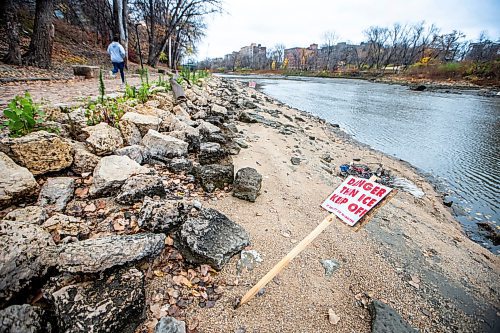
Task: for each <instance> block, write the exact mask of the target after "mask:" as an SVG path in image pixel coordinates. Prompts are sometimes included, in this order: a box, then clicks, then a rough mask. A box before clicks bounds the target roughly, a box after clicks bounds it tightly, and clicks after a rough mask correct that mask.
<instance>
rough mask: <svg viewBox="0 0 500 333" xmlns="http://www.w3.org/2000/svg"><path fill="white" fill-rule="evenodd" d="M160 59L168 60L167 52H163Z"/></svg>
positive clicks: (162, 60)
mask: <svg viewBox="0 0 500 333" xmlns="http://www.w3.org/2000/svg"><path fill="white" fill-rule="evenodd" d="M158 60H160V61H161V62H167V60H168V57H167V54H166V53H165V52H161V53H160V57H159V58H158Z"/></svg>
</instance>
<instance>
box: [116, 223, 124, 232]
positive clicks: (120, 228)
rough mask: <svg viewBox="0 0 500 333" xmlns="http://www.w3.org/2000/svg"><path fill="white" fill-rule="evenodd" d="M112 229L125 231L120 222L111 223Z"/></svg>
mask: <svg viewBox="0 0 500 333" xmlns="http://www.w3.org/2000/svg"><path fill="white" fill-rule="evenodd" d="M113 229H114V230H115V231H123V230H125V226H124V225H123V224H121V223H120V221H115V222H113Z"/></svg>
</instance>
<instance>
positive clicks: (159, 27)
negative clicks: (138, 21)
mask: <svg viewBox="0 0 500 333" xmlns="http://www.w3.org/2000/svg"><path fill="white" fill-rule="evenodd" d="M221 2H222V0H135V1H134V2H133V8H134V10H137V11H138V12H139V16H141V18H142V19H144V21H145V22H146V25H147V32H148V41H149V55H148V64H149V65H151V66H156V64H157V63H158V59H159V57H160V54H161V53H162V52H166V51H168V50H171V52H168V53H169V54H171V55H172V56H173V55H174V54H179V52H178V51H177V50H175V48H176V47H177V46H179V45H180V44H179V43H176V41H177V39H178V36H179V35H178V34H179V31H181V32H182V31H183V28H182V26H183V25H185V24H186V22H190V23H189V24H194V22H199V21H197V20H198V19H200V18H203V17H204V16H205V15H207V14H210V13H216V12H220V11H221ZM198 31H199V30H198ZM169 45H170V47H169ZM173 58H174V57H173Z"/></svg>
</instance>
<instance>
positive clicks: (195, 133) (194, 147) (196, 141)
mask: <svg viewBox="0 0 500 333" xmlns="http://www.w3.org/2000/svg"><path fill="white" fill-rule="evenodd" d="M169 135H170V136H173V137H174V138H177V139H179V140H182V141H184V142H187V143H188V151H189V152H197V151H198V150H199V149H200V142H201V134H200V131H199V130H198V129H197V128H194V127H192V126H188V125H185V126H183V127H182V128H179V129H177V130H175V131H172V132H169Z"/></svg>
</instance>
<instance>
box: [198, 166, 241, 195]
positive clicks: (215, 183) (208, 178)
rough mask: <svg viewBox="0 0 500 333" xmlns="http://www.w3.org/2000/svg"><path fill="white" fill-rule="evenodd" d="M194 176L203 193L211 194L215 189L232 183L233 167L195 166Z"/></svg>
mask: <svg viewBox="0 0 500 333" xmlns="http://www.w3.org/2000/svg"><path fill="white" fill-rule="evenodd" d="M195 175H196V178H197V179H198V180H199V182H200V184H201V186H202V187H203V189H204V190H205V191H207V192H213V191H214V190H215V189H216V188H219V189H223V188H224V186H225V185H226V184H232V183H233V180H234V165H232V164H229V165H221V164H208V165H197V166H196V167H195Z"/></svg>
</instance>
